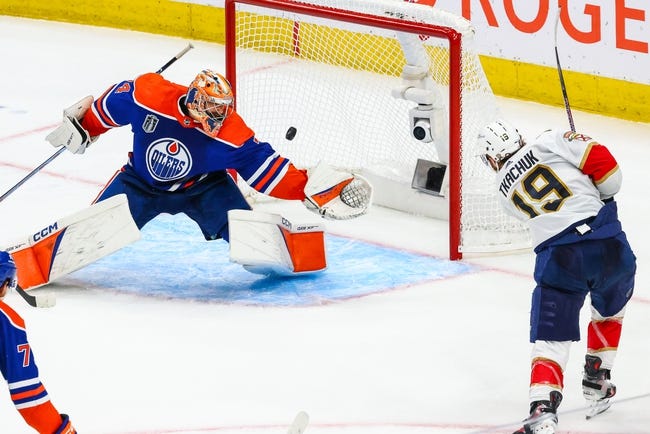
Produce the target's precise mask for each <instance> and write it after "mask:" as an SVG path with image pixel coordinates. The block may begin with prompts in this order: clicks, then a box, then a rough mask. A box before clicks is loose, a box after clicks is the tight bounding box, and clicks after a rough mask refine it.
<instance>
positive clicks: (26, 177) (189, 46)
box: [0, 43, 194, 202]
mask: <svg viewBox="0 0 650 434" xmlns="http://www.w3.org/2000/svg"><path fill="white" fill-rule="evenodd" d="M192 48H194V45H192V44H191V43H189V44H187V47H185V48H183V49H182V50H181V51H180V52H179V53H178V54H177V55H175V56H174V57H172V58H171V59H169V61H168V62H167V63H165V64H164V65H163V66H162V67H161V68H160V69H159V70H158V71H156V74H160V73H162V72H163V71H164V70H165V69H167V68H169V67H170V66H171V65H172V64H173V63H174V62H176V61H177V60H178V59H180V58H181V57H183V56H184V55H185V53H187V52H188V51H190V50H191V49H192ZM65 150H66V147H65V146H62V147H61V148H60V149H58V150H57V151H56V152H55V153H54V154H52V155H51V156H50V157H49V158H48V159H47V160H45V161H43V162H42V163H41V164H39V166H38V167H37V168H36V169H34V170H32V171H31V172H29V173H28V174H27V175H26V176H25V177H24V178H23V179H21V180H20V181H18V183H17V184H16V185H14V186H13V187H11V188H10V189H9V190H8V191H7V192H6V193H4V194H3V195H2V196H0V202H2V201H3V200H5V198H6V197H7V196H9V195H10V194H11V193H13V192H14V191H16V190H17V189H18V187H20V186H21V185H23V184H24V183H25V182H26V181H27V180H28V179H29V178H31V177H32V176H34V175H36V174H37V173H38V172H40V171H41V170H42V169H43V167H45V166H47V165H48V164H50V163H51V162H52V160H54V159H55V158H56V157H58V156H59V155H61V154H62V153H63V151H65Z"/></svg>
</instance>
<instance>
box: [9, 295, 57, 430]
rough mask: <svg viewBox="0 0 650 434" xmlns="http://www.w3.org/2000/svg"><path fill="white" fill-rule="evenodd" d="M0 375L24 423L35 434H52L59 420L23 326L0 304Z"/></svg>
mask: <svg viewBox="0 0 650 434" xmlns="http://www.w3.org/2000/svg"><path fill="white" fill-rule="evenodd" d="M0 371H2V376H3V377H4V378H5V380H6V381H7V383H8V385H9V393H10V395H11V400H12V401H13V403H14V405H15V406H16V409H17V410H18V411H19V412H20V414H21V415H22V416H23V418H24V419H25V422H27V424H28V425H29V426H31V427H32V428H34V429H35V430H36V431H38V432H47V433H53V432H55V431H56V430H57V429H58V428H59V427H60V425H61V422H62V420H61V416H60V415H59V413H58V412H57V411H56V409H55V408H54V406H53V405H52V403H51V401H50V398H49V396H48V394H47V391H46V390H45V386H43V384H42V383H41V381H40V380H39V378H38V368H37V367H36V363H35V362H34V354H33V353H32V350H31V347H30V345H29V342H28V341H27V333H26V332H25V323H24V321H23V319H22V318H21V317H20V315H18V313H17V312H15V311H14V310H13V309H12V308H11V307H9V306H8V305H7V304H5V303H4V302H3V301H0Z"/></svg>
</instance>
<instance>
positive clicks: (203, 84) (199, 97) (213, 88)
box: [185, 69, 235, 137]
mask: <svg viewBox="0 0 650 434" xmlns="http://www.w3.org/2000/svg"><path fill="white" fill-rule="evenodd" d="M234 101H235V98H234V95H233V91H232V87H231V86H230V82H229V81H228V80H227V79H226V78H225V77H224V76H223V75H221V74H219V73H216V72H214V71H211V70H209V69H204V70H203V71H201V72H200V73H199V74H198V75H197V76H196V78H195V79H194V81H192V83H191V84H190V85H189V88H188V89H187V97H186V100H185V105H186V106H187V109H188V111H189V112H190V116H192V118H193V119H194V120H196V121H197V122H200V123H201V126H202V127H203V130H204V131H205V132H206V133H208V134H209V135H210V136H211V137H217V135H218V134H219V130H220V129H221V125H223V122H224V121H225V120H226V118H227V117H228V116H229V115H230V114H231V113H232V112H233V110H234V107H233V106H234Z"/></svg>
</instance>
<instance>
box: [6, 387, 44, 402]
mask: <svg viewBox="0 0 650 434" xmlns="http://www.w3.org/2000/svg"><path fill="white" fill-rule="evenodd" d="M43 392H45V386H43V385H42V384H41V385H40V386H39V387H37V388H36V389H32V390H27V391H25V392H20V393H12V394H11V399H12V400H13V401H17V400H19V399H25V398H31V397H32V396H37V395H40V394H41V393H43Z"/></svg>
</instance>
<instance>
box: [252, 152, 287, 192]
mask: <svg viewBox="0 0 650 434" xmlns="http://www.w3.org/2000/svg"><path fill="white" fill-rule="evenodd" d="M285 161H286V159H285V158H283V157H279V158H277V159H276V160H275V163H273V166H271V168H270V169H269V171H268V172H267V173H266V175H265V176H264V177H263V178H261V179H260V180H259V181H257V182H256V183H255V185H253V188H254V189H255V190H259V189H261V188H262V187H263V186H264V185H265V184H266V183H267V182H268V181H269V179H271V178H272V177H274V176H275V175H276V173H277V171H278V168H279V167H281V166H282V164H283V163H284V162H285Z"/></svg>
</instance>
